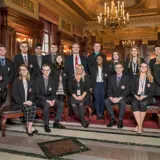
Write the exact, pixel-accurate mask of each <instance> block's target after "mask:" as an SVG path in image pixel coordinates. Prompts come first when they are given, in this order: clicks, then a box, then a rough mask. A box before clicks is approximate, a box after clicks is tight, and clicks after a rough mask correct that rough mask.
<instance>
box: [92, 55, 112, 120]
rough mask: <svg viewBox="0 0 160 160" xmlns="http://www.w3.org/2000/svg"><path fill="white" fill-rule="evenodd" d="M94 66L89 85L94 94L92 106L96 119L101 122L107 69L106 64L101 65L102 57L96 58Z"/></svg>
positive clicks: (105, 92)
mask: <svg viewBox="0 0 160 160" xmlns="http://www.w3.org/2000/svg"><path fill="white" fill-rule="evenodd" d="M96 61H97V62H96V63H97V64H96V65H95V66H93V67H92V70H91V82H92V83H91V84H92V92H93V94H94V106H95V108H96V112H97V119H98V120H101V119H103V118H104V116H103V115H104V100H105V96H106V94H107V88H108V86H107V84H108V75H109V68H108V66H107V65H106V64H103V57H102V55H98V56H97V57H96Z"/></svg>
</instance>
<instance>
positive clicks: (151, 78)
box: [139, 63, 154, 83]
mask: <svg viewBox="0 0 160 160" xmlns="http://www.w3.org/2000/svg"><path fill="white" fill-rule="evenodd" d="M142 64H145V65H147V73H146V78H147V80H148V81H149V82H150V83H153V81H154V78H153V76H152V74H151V70H150V68H149V66H148V64H147V63H141V65H142ZM139 73H140V70H139Z"/></svg>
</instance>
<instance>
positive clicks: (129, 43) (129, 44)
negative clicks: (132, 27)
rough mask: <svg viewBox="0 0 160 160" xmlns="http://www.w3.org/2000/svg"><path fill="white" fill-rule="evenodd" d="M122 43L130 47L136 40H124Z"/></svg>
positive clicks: (125, 46)
mask: <svg viewBox="0 0 160 160" xmlns="http://www.w3.org/2000/svg"><path fill="white" fill-rule="evenodd" d="M122 45H123V47H124V48H130V47H132V46H134V45H135V41H132V40H127V41H122Z"/></svg>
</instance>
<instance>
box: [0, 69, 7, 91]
mask: <svg viewBox="0 0 160 160" xmlns="http://www.w3.org/2000/svg"><path fill="white" fill-rule="evenodd" d="M7 75H8V70H7V68H6V67H2V66H0V91H4V90H6V89H7V85H8V76H7Z"/></svg>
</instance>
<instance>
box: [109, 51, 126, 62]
mask: <svg viewBox="0 0 160 160" xmlns="http://www.w3.org/2000/svg"><path fill="white" fill-rule="evenodd" d="M113 53H117V54H118V57H119V58H118V62H119V63H122V62H123V61H122V57H121V54H120V52H119V51H117V50H115V51H113ZM113 53H112V60H111V61H112V62H113V61H114V59H113Z"/></svg>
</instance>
